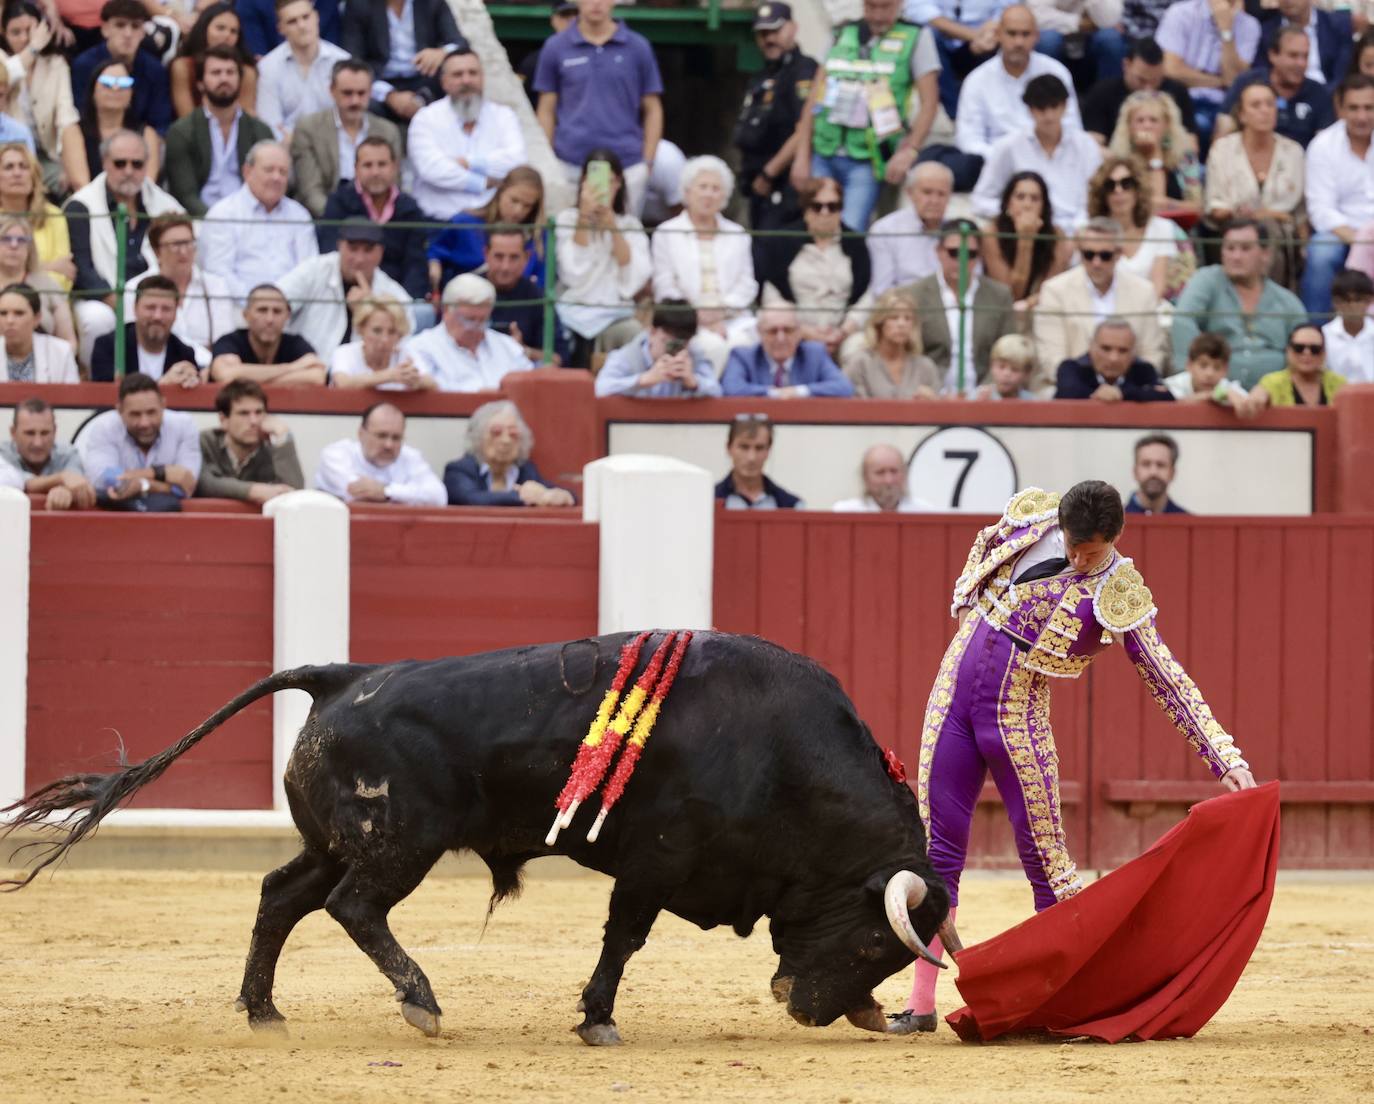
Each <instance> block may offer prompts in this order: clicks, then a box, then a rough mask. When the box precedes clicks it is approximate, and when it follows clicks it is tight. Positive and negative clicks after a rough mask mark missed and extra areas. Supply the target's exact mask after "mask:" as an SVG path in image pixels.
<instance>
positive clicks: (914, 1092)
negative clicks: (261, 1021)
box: [0, 864, 1374, 1104]
mask: <svg viewBox="0 0 1374 1104" xmlns="http://www.w3.org/2000/svg"><path fill="white" fill-rule="evenodd" d="M533 873H534V875H535V877H534V878H533V879H532V880H531V884H530V886H529V888H528V889H527V891H526V893H525V897H524V899H523V900H520V901H516V902H513V903H511V904H509V905H506V906H504V907H503V908H502V909H500V910H499V911H498V912H497V914H496V916H495V918H494V919H493V921H492V924H491V926H490V928H489V929H488V930H487V932H486V935H485V936H484V937H483V938H481V939H480V941H479V932H480V928H481V919H482V913H483V910H484V905H485V901H486V896H487V892H488V890H487V886H486V885H485V884H484V883H482V882H480V881H478V880H477V879H475V878H446V879H431V880H430V881H428V882H427V883H426V884H425V885H423V886H422V887H421V888H420V890H419V891H418V892H417V893H416V894H415V895H414V896H413V897H412V898H411V899H410V900H409V901H406V902H405V903H404V904H402V905H401V906H400V907H399V908H398V909H397V910H396V911H395V912H393V913H392V921H393V927H394V929H395V931H396V932H397V935H398V936H399V938H400V939H401V942H402V943H403V944H404V945H405V946H406V947H407V948H408V949H409V950H410V951H411V953H412V954H413V955H414V956H415V958H416V959H417V961H419V963H420V964H421V966H423V967H424V969H425V970H426V972H427V973H428V974H429V977H430V979H431V981H432V982H433V983H434V988H435V992H436V994H437V995H438V997H439V1002H440V1004H441V1005H442V1006H443V1007H444V1009H445V1017H444V1033H443V1035H442V1036H441V1037H440V1038H438V1039H435V1040H429V1039H426V1038H424V1037H423V1036H421V1035H420V1034H419V1033H418V1032H416V1031H414V1030H413V1029H411V1028H409V1027H407V1026H406V1025H405V1024H404V1022H403V1021H402V1020H401V1017H400V1014H399V1010H398V1007H397V1006H396V1004H395V1003H394V1002H393V1001H392V999H391V993H390V987H389V986H388V985H387V984H386V982H385V981H384V980H383V979H382V977H381V975H380V974H378V973H377V972H376V970H374V969H373V967H372V965H371V963H369V962H368V961H367V960H366V959H365V958H364V957H363V955H362V953H361V952H359V951H358V950H357V949H356V948H355V947H354V946H353V945H352V943H350V942H349V940H348V939H347V937H346V936H345V935H344V934H343V932H342V930H341V929H339V928H338V926H337V925H335V924H334V922H333V921H331V920H330V919H329V918H328V917H326V916H325V915H324V914H323V913H316V914H315V915H314V916H312V917H310V918H308V919H307V920H306V921H305V922H304V923H303V924H302V925H301V926H300V927H299V928H297V929H296V933H295V935H294V936H293V937H292V940H291V942H290V943H288V944H287V948H286V953H285V955H284V957H283V960H282V964H281V968H280V970H279V971H278V983H277V1005H278V1007H279V1008H281V1010H282V1011H283V1013H285V1014H286V1016H287V1017H288V1020H289V1026H290V1036H289V1038H288V1039H286V1040H285V1041H282V1042H277V1043H274V1042H271V1041H268V1040H264V1039H262V1038H260V1037H257V1036H254V1035H252V1034H250V1033H249V1030H248V1027H247V1025H246V1023H245V1020H244V1017H243V1016H242V1015H239V1014H236V1013H235V1012H234V1011H233V1008H232V1003H233V1000H234V997H235V995H236V993H237V991H238V985H239V975H240V970H241V969H242V964H243V957H244V953H245V951H246V949H247V944H248V934H249V930H250V927H251V924H252V919H253V915H254V912H255V909H256V905H257V882H258V879H257V878H256V877H252V876H247V875H240V874H218V873H216V874H194V875H190V874H176V873H173V874H154V873H149V872H144V871H140V872H138V873H129V874H121V873H116V872H109V871H80V870H66V871H62V872H61V873H59V874H58V875H57V876H56V878H43V879H41V880H40V881H39V882H37V883H35V884H34V885H32V886H30V887H29V888H28V889H26V890H24V891H23V892H22V893H19V894H14V895H6V896H3V897H0V962H3V978H4V981H3V996H0V1040H3V1043H0V1063H3V1072H2V1073H0V1099H2V1100H3V1101H4V1102H5V1104H20V1102H28V1101H34V1102H41V1104H66V1102H68V1101H71V1102H73V1104H76V1102H79V1104H106V1102H110V1104H125V1102H130V1104H133V1102H143V1101H148V1102H150V1104H155V1102H161V1101H183V1100H184V1101H196V1102H215V1101H231V1100H233V1101H249V1100H251V1101H277V1100H281V1101H294V1100H311V1101H330V1102H335V1101H340V1102H351V1101H378V1102H382V1101H385V1102H387V1104H395V1102H396V1101H407V1102H411V1101H445V1102H450V1101H454V1100H464V1099H476V1100H482V1101H484V1102H487V1101H515V1100H519V1101H522V1102H524V1101H542V1100H559V1101H572V1100H579V1101H581V1100H611V1101H625V1100H645V1101H658V1100H700V1101H717V1100H732V1101H734V1100H738V1101H755V1100H786V1101H789V1102H790V1101H830V1102H837V1104H844V1102H846V1101H853V1102H855V1104H858V1102H878V1101H903V1102H917V1104H945V1102H949V1104H967V1102H977V1101H997V1102H999V1104H1005V1102H1007V1101H1008V1100H1012V1099H1014V1100H1015V1101H1016V1104H1025V1102H1031V1101H1062V1100H1072V1099H1079V1098H1086V1097H1096V1098H1099V1099H1100V1098H1103V1097H1106V1096H1109V1095H1110V1096H1115V1097H1116V1098H1118V1099H1127V1098H1128V1099H1129V1101H1130V1104H1144V1102H1146V1101H1169V1102H1175V1101H1188V1100H1206V1101H1207V1102H1208V1104H1213V1102H1219V1101H1229V1100H1236V1101H1240V1100H1243V1101H1247V1102H1252V1101H1256V1102H1258V1101H1271V1100H1297V1099H1303V1100H1313V1101H1322V1102H1323V1104H1326V1102H1337V1101H1346V1100H1352V1101H1353V1100H1361V1101H1369V1100H1371V1099H1374V925H1372V924H1371V920H1370V917H1371V916H1374V881H1371V880H1369V879H1368V878H1364V879H1359V880H1354V881H1342V880H1340V879H1339V878H1335V877H1333V878H1332V879H1330V880H1327V881H1311V880H1307V879H1297V880H1291V881H1285V882H1283V883H1281V885H1280V887H1279V893H1278V895H1277V897H1276V900H1275V904H1274V909H1273V912H1272V914H1271V916H1270V921H1269V926H1268V929H1267V931H1266V933H1265V937H1264V940H1263V941H1262V942H1261V944H1260V946H1259V949H1258V951H1257V952H1256V955H1255V958H1254V960H1253V961H1252V962H1251V964H1250V968H1249V971H1248V972H1247V973H1246V975H1245V976H1244V977H1243V978H1242V979H1241V982H1240V985H1239V986H1238V988H1237V989H1236V992H1235V993H1234V994H1233V996H1232V998H1231V1000H1230V1002H1229V1003H1228V1004H1227V1005H1226V1007H1224V1008H1223V1009H1222V1010H1221V1012H1220V1013H1219V1014H1218V1016H1217V1017H1216V1018H1215V1019H1214V1020H1213V1021H1212V1023H1211V1024H1210V1025H1208V1027H1207V1028H1205V1029H1204V1031H1203V1032H1202V1033H1201V1034H1200V1035H1199V1036H1198V1037H1197V1038H1196V1039H1193V1040H1190V1041H1173V1042H1163V1043H1147V1044H1122V1045H1120V1046H1115V1047H1109V1046H1105V1045H1101V1044H1094V1043H1084V1042H1073V1043H1069V1042H1062V1043H1027V1042H1021V1043H1012V1044H1003V1045H991V1046H969V1045H966V1044H961V1043H959V1042H958V1041H957V1040H956V1039H955V1037H954V1035H953V1033H952V1032H950V1031H949V1030H948V1028H947V1027H946V1026H945V1025H944V1024H941V1027H940V1031H939V1032H938V1033H937V1034H936V1035H934V1036H924V1037H920V1038H917V1039H910V1038H909V1039H896V1038H882V1037H878V1036H870V1035H866V1034H864V1033H862V1032H859V1031H857V1030H855V1029H853V1028H851V1027H849V1026H848V1025H847V1024H837V1025H835V1026H833V1027H830V1028H827V1029H824V1030H811V1031H808V1030H806V1029H804V1028H801V1027H798V1026H797V1025H795V1024H794V1023H792V1021H791V1020H789V1019H788V1018H787V1016H786V1015H785V1014H784V1012H783V1011H782V1009H781V1008H780V1007H779V1006H777V1005H775V1004H774V1003H773V1001H772V1000H771V998H770V997H769V995H768V979H769V977H770V975H771V973H772V970H773V967H774V964H775V962H776V959H774V958H773V957H772V956H771V955H770V951H769V946H768V941H767V937H766V934H756V935H755V936H754V937H753V938H752V939H750V940H747V941H745V940H740V939H737V938H735V937H734V936H733V935H731V934H728V933H727V932H725V931H713V932H701V931H698V930H697V929H696V928H693V927H690V926H688V925H687V924H685V923H683V922H682V921H679V920H677V919H676V918H674V917H664V918H663V919H662V920H661V921H660V922H659V924H658V926H657V927H656V928H655V930H654V934H653V936H652V938H651V939H650V942H649V945H648V947H647V948H645V950H644V951H643V952H641V953H640V954H639V955H638V956H636V957H635V959H634V960H632V961H631V963H630V966H629V969H628V971H627V974H626V980H625V984H624V985H623V986H622V987H621V990H620V1001H619V1004H618V1006H617V1009H616V1013H617V1019H618V1021H619V1023H620V1027H621V1031H622V1033H623V1035H624V1037H625V1040H626V1044H625V1045H624V1046H622V1047H620V1048H619V1049H601V1050H593V1049H589V1048H587V1047H585V1046H583V1045H582V1044H581V1043H580V1042H579V1041H578V1039H577V1037H576V1036H575V1035H573V1034H571V1033H570V1031H569V1028H570V1026H571V1025H572V1023H573V1022H574V1021H575V1020H576V1019H577V1018H578V1017H577V1016H576V1015H575V1014H574V1012H573V1005H574V1004H575V1002H576V1001H577V996H578V990H579V989H580V986H581V984H582V982H583V981H584V979H585V977H586V976H587V974H588V972H589V971H590V970H591V967H592V965H593V963H594V961H595V959H596V955H597V950H598V943H599V939H600V931H601V924H602V921H603V919H604V909H605V902H606V897H607V893H608V885H609V883H608V882H605V881H603V880H601V879H599V878H584V879H574V880H544V881H540V880H539V879H538V864H535V865H534V867H533ZM964 897H965V899H964V907H963V908H962V909H961V910H960V911H961V916H960V928H961V931H962V933H963V935H964V938H965V941H966V942H973V941H976V940H977V939H979V938H981V937H986V936H987V935H990V934H992V933H994V932H996V931H1000V930H1002V929H1003V928H1005V927H1007V926H1009V925H1011V924H1012V923H1015V922H1016V921H1017V920H1019V919H1021V918H1022V917H1023V916H1024V914H1025V912H1026V910H1028V908H1029V893H1028V891H1027V890H1026V889H1025V887H1024V885H1023V884H1022V883H1021V882H1020V881H1019V880H1018V879H1012V878H1001V877H982V878H976V877H970V879H969V880H968V881H967V883H966V885H965V894H964ZM907 980H908V979H907V978H906V977H901V978H894V979H892V980H890V981H889V982H888V983H887V984H886V985H885V986H883V987H882V988H881V989H880V990H879V992H878V997H879V999H880V1000H881V1001H882V1002H883V1003H884V1005H886V1006H887V1007H888V1008H889V1009H894V1010H895V1009H898V1008H901V1007H902V1004H901V1002H902V999H903V997H904V995H905V984H906V983H907ZM942 986H943V983H942ZM942 992H943V994H944V996H945V1004H947V1005H948V1006H949V1007H953V1005H952V1004H950V1003H949V1002H951V1001H952V1000H953V999H954V993H953V988H952V986H949V987H947V988H942ZM945 1010H948V1008H946V1009H945Z"/></svg>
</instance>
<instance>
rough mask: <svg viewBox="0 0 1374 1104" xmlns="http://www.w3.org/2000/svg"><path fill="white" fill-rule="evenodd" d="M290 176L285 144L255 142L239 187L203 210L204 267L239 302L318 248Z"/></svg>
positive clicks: (311, 254) (317, 251)
mask: <svg viewBox="0 0 1374 1104" xmlns="http://www.w3.org/2000/svg"><path fill="white" fill-rule="evenodd" d="M300 2H301V3H304V0H300ZM311 10H312V11H313V10H314V9H313V8H312V9H311ZM290 179H291V155H290V154H288V153H287V152H286V148H285V147H284V146H282V145H280V144H278V143H276V142H259V143H258V144H257V145H256V146H254V147H253V148H252V149H251V150H249V151H248V156H247V157H246V158H245V159H244V162H243V186H242V187H241V188H239V190H238V191H236V192H234V193H233V194H232V195H228V196H225V197H224V198H223V199H221V200H220V201H219V202H218V203H216V204H215V205H214V206H213V207H211V208H210V210H209V211H207V212H206V214H205V222H204V223H203V224H202V225H201V236H200V247H201V255H202V256H203V258H204V265H205V271H206V272H213V273H215V275H217V276H223V277H224V278H225V279H226V280H227V281H228V282H229V288H230V290H231V291H232V292H233V293H234V298H235V299H237V300H238V301H239V303H240V304H242V303H243V302H245V301H246V299H247V297H248V292H249V291H250V290H251V289H253V288H255V287H257V286H258V285H259V284H270V283H272V282H274V281H275V280H276V279H277V278H278V277H279V276H281V274H282V273H283V272H290V271H291V269H293V268H295V267H296V265H298V264H300V263H301V261H303V260H306V259H307V258H309V257H314V256H316V255H317V254H318V253H319V251H320V247H319V243H318V242H317V241H316V240H315V228H314V226H312V225H311V222H310V212H309V211H307V210H306V209H305V208H304V207H302V206H301V205H300V204H299V203H297V202H296V201H295V200H294V199H288V198H287V195H286V186H287V183H288V182H289V181H290Z"/></svg>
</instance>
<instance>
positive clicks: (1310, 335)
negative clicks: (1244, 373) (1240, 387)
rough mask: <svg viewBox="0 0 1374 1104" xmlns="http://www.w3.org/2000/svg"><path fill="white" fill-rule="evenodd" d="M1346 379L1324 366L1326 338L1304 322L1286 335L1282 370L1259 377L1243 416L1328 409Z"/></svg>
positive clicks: (1246, 403)
mask: <svg viewBox="0 0 1374 1104" xmlns="http://www.w3.org/2000/svg"><path fill="white" fill-rule="evenodd" d="M1345 382H1346V380H1345V377H1344V376H1343V375H1341V374H1340V373H1339V372H1332V371H1331V370H1330V369H1328V368H1327V367H1326V339H1325V337H1323V336H1322V332H1321V329H1320V328H1319V327H1317V326H1313V325H1310V324H1307V323H1304V324H1303V325H1300V326H1295V327H1294V328H1293V332H1292V333H1290V334H1289V335H1288V350H1287V354H1286V363H1285V365H1284V367H1282V368H1280V369H1279V370H1278V371H1277V372H1270V373H1269V374H1268V375H1266V376H1261V377H1260V379H1259V383H1257V384H1255V389H1254V390H1253V391H1251V392H1250V397H1249V398H1248V399H1246V400H1245V413H1247V414H1250V415H1254V414H1258V413H1259V412H1260V411H1261V410H1267V409H1268V408H1269V407H1271V406H1330V405H1331V400H1332V399H1333V398H1335V396H1336V392H1337V391H1339V390H1340V389H1341V388H1342V387H1343V386H1344V385H1345Z"/></svg>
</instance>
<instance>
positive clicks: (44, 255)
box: [0, 142, 76, 288]
mask: <svg viewBox="0 0 1374 1104" xmlns="http://www.w3.org/2000/svg"><path fill="white" fill-rule="evenodd" d="M0 215H19V216H21V217H23V218H25V219H27V220H28V228H29V232H30V233H31V234H32V235H33V244H34V247H35V248H36V249H37V250H38V265H39V268H40V269H41V270H42V271H44V272H46V273H48V274H49V275H51V276H52V277H53V278H54V279H55V280H56V281H57V282H58V283H59V284H60V285H61V286H62V287H63V288H70V287H71V285H72V280H74V279H75V278H76V264H75V263H74V262H73V261H72V243H71V237H70V235H69V234H68V233H67V219H66V216H65V215H63V214H62V212H61V211H60V210H58V209H57V208H56V207H54V206H53V205H52V204H51V203H49V202H48V201H47V198H46V197H45V196H44V195H43V170H42V169H41V168H40V167H39V164H38V159H37V158H35V157H34V155H33V154H31V153H30V152H29V149H28V147H27V146H25V145H22V144H21V143H19V142H8V143H6V144H5V145H0Z"/></svg>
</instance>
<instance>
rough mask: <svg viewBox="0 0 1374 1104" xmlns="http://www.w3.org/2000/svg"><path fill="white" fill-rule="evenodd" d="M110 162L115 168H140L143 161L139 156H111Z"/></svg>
mask: <svg viewBox="0 0 1374 1104" xmlns="http://www.w3.org/2000/svg"><path fill="white" fill-rule="evenodd" d="M110 164H111V165H113V166H114V167H115V168H117V169H141V168H143V166H144V164H145V162H144V160H143V158H141V157H111V158H110Z"/></svg>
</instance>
